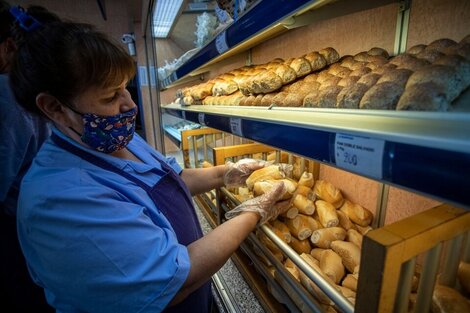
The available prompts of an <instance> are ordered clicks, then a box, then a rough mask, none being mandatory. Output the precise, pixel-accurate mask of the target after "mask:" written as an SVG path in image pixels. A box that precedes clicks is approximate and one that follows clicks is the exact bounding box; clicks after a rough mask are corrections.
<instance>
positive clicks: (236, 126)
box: [230, 117, 243, 137]
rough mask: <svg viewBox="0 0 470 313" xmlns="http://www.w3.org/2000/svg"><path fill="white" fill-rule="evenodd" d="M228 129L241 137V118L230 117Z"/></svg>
mask: <svg viewBox="0 0 470 313" xmlns="http://www.w3.org/2000/svg"><path fill="white" fill-rule="evenodd" d="M230 130H231V131H232V134H234V135H237V136H240V137H243V132H242V119H241V118H234V117H231V118H230Z"/></svg>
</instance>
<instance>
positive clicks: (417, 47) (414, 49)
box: [406, 44, 426, 55]
mask: <svg viewBox="0 0 470 313" xmlns="http://www.w3.org/2000/svg"><path fill="white" fill-rule="evenodd" d="M424 49H426V45H423V44H419V45H415V46H413V47H411V48H409V49H408V50H406V53H408V54H414V55H416V54H418V53H420V52H422V51H424Z"/></svg>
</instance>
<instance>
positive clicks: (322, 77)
mask: <svg viewBox="0 0 470 313" xmlns="http://www.w3.org/2000/svg"><path fill="white" fill-rule="evenodd" d="M333 78H335V75H332V74H330V73H328V71H327V70H323V71H321V72H320V73H318V75H317V82H319V83H320V84H323V83H324V82H325V81H328V80H331V79H333Z"/></svg>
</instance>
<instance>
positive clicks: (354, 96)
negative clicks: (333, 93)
mask: <svg viewBox="0 0 470 313" xmlns="http://www.w3.org/2000/svg"><path fill="white" fill-rule="evenodd" d="M350 77H351V76H350ZM367 90H369V87H367V85H364V84H360V83H357V84H354V85H350V86H347V87H344V88H343V90H341V91H340V93H339V94H338V96H337V98H336V101H337V103H336V107H337V108H344V109H358V108H359V103H360V102H361V99H362V97H363V96H364V94H365V93H366V92H367Z"/></svg>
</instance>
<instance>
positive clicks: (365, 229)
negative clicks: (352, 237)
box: [354, 224, 373, 236]
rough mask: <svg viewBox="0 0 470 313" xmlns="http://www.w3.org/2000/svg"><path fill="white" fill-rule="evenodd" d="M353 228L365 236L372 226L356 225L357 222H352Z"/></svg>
mask: <svg viewBox="0 0 470 313" xmlns="http://www.w3.org/2000/svg"><path fill="white" fill-rule="evenodd" d="M354 226H355V228H356V229H357V231H358V232H359V233H360V234H361V235H363V236H365V235H366V234H367V233H368V232H370V231H371V230H373V229H372V227H370V226H361V225H358V224H354Z"/></svg>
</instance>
